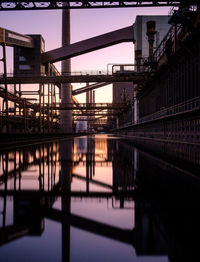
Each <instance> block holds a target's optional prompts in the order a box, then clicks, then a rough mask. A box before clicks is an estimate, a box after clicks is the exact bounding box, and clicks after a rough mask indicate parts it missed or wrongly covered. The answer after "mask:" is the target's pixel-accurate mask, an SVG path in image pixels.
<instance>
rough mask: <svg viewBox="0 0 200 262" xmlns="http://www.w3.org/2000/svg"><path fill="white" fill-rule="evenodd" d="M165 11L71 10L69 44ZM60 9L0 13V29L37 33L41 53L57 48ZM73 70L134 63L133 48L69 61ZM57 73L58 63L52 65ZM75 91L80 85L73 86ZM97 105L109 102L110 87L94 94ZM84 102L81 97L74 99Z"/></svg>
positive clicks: (107, 50) (103, 51)
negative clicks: (41, 38) (138, 17)
mask: <svg viewBox="0 0 200 262" xmlns="http://www.w3.org/2000/svg"><path fill="white" fill-rule="evenodd" d="M169 9H170V8H169V7H167V8H164V7H163V8H161V7H159V8H158V7H157V8H144V7H143V8H112V9H80V10H71V43H74V42H77V41H80V40H84V39H87V38H90V37H93V36H97V35H101V34H104V33H107V32H110V31H113V30H117V29H120V28H123V27H127V26H130V25H132V24H133V23H134V21H135V17H136V15H167V14H168V12H169ZM61 18H62V11H61V10H51V11H47V10H43V11H1V12H0V27H3V28H6V29H9V30H13V31H15V32H18V33H22V34H41V35H42V36H43V38H44V39H45V50H46V51H48V50H51V49H54V48H57V47H60V46H61ZM11 53H12V50H11V48H8V59H9V64H8V72H11V71H12V63H11V60H12V55H11ZM71 61H72V62H71V63H72V72H73V71H89V72H90V71H93V70H94V71H96V70H98V71H101V70H106V68H107V64H109V63H124V64H133V63H134V45H133V44H132V43H123V44H118V45H116V46H112V47H108V48H104V49H101V50H98V51H95V52H91V53H88V54H84V55H81V56H77V57H75V58H72V59H71ZM56 66H57V68H58V69H59V70H60V63H56ZM74 86H75V88H77V87H81V86H82V85H80V84H76V85H74ZM95 92H96V95H95V97H96V101H97V102H111V101H112V88H111V86H109V87H103V88H100V89H98V90H96V91H95ZM76 98H77V99H78V100H79V101H80V102H84V99H85V96H83V95H80V96H77V97H76Z"/></svg>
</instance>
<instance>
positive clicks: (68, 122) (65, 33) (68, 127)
mask: <svg viewBox="0 0 200 262" xmlns="http://www.w3.org/2000/svg"><path fill="white" fill-rule="evenodd" d="M63 4H68V3H63ZM69 44H70V10H69V9H63V10H62V46H65V45H69ZM61 70H62V74H63V75H69V74H70V72H71V60H70V59H66V60H64V61H62V64H61ZM60 92H61V105H63V106H64V105H66V104H71V103H72V89H71V84H70V83H66V84H62V85H61V91H60ZM60 132H61V133H72V110H61V111H60Z"/></svg>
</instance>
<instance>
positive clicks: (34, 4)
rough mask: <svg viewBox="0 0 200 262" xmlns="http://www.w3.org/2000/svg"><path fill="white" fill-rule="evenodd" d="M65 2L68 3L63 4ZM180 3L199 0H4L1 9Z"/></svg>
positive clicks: (157, 5) (115, 6)
mask: <svg viewBox="0 0 200 262" xmlns="http://www.w3.org/2000/svg"><path fill="white" fill-rule="evenodd" d="M63 3H68V4H67V5H66V4H63ZM180 4H187V5H188V4H189V5H195V4H199V0H143V1H140V0H136V1H114V2H108V1H97V2H91V1H87V0H84V1H72V0H69V1H62V2H57V1H50V2H49V1H31V2H25V1H3V2H1V3H0V11H6V10H7V11H10V10H47V9H49V10H51V9H90V8H117V7H118V8H122V7H123V8H124V7H152V6H155V7H160V6H178V5H180Z"/></svg>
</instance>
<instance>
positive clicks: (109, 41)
mask: <svg viewBox="0 0 200 262" xmlns="http://www.w3.org/2000/svg"><path fill="white" fill-rule="evenodd" d="M123 42H135V39H134V31H133V26H128V27H125V28H122V29H119V30H115V31H112V32H109V33H106V34H103V35H100V36H96V37H92V38H89V39H86V40H83V41H80V42H77V43H74V44H71V45H66V46H63V47H60V48H56V49H53V50H51V51H48V52H45V53H43V54H41V57H42V64H47V63H55V62H58V61H61V60H65V59H69V58H71V57H75V56H78V55H82V54H85V53H88V52H92V51H95V50H99V49H101V48H105V47H108V46H112V45H116V44H119V43H123ZM66 73H67V72H66Z"/></svg>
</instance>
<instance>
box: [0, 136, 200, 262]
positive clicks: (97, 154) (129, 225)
mask: <svg viewBox="0 0 200 262" xmlns="http://www.w3.org/2000/svg"><path fill="white" fill-rule="evenodd" d="M193 170H194V169H193ZM199 188H200V181H199V177H198V175H197V174H194V173H193V172H192V171H191V170H189V169H188V170H186V169H185V168H184V169H183V168H182V167H181V166H180V165H179V166H178V165H177V166H176V165H174V163H173V165H172V163H169V162H167V161H166V160H164V159H161V158H159V157H158V156H154V155H151V154H149V153H147V152H144V151H142V150H139V149H138V148H136V147H135V146H134V144H133V143H132V142H131V141H127V140H125V139H124V138H119V137H113V136H107V135H96V136H88V137H78V138H69V139H66V140H60V141H54V142H50V143H46V144H39V145H32V146H29V147H21V148H19V149H15V150H10V151H6V152H5V151H4V152H1V153H0V261H1V262H10V261H21V262H23V261H29V262H31V261H37V262H39V261H63V262H64V261H65V262H67V261H71V262H72V261H75V262H76V261H104V262H106V261H108V262H110V261H123V262H124V261H127V262H128V261H135V262H137V261H138V262H143V261H144V262H157V261H158V262H165V261H171V262H172V261H184V260H187V261H198V260H199V258H200V254H199V252H198V250H199V240H196V238H197V237H198V238H199V233H200V225H199V221H200V212H199V209H200V208H199V192H200V191H199ZM197 256H198V258H197Z"/></svg>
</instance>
